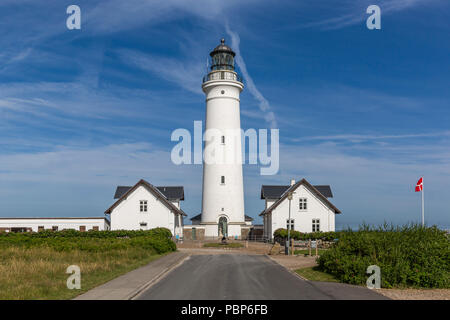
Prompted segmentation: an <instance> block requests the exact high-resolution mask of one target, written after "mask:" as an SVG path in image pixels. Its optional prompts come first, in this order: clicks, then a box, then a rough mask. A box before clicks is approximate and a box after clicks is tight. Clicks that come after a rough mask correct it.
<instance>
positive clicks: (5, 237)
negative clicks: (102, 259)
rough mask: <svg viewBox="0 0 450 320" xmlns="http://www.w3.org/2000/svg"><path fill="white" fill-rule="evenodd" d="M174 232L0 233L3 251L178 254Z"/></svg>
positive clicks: (0, 244) (71, 231) (70, 231)
mask: <svg viewBox="0 0 450 320" xmlns="http://www.w3.org/2000/svg"><path fill="white" fill-rule="evenodd" d="M171 237H172V233H171V232H170V230H168V229H166V228H155V229H151V230H146V231H128V230H118V231H88V232H80V231H75V230H64V231H56V232H54V231H42V232H30V233H0V248H1V247H7V246H21V247H26V248H31V247H36V246H46V247H50V248H52V249H54V250H57V251H71V250H82V251H90V252H100V251H108V250H120V249H127V248H130V247H141V248H144V249H148V250H151V251H153V252H155V253H158V254H162V253H165V252H170V251H175V250H176V244H175V243H174V242H173V241H172V239H171Z"/></svg>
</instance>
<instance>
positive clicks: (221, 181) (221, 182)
mask: <svg viewBox="0 0 450 320" xmlns="http://www.w3.org/2000/svg"><path fill="white" fill-rule="evenodd" d="M220 184H225V176H221V177H220Z"/></svg>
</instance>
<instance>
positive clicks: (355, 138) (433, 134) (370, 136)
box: [292, 130, 450, 142]
mask: <svg viewBox="0 0 450 320" xmlns="http://www.w3.org/2000/svg"><path fill="white" fill-rule="evenodd" d="M449 136H450V131H448V130H445V131H439V132H429V133H411V134H398V135H373V134H337V135H327V136H310V137H302V138H295V139H292V141H296V142H301V141H313V140H327V141H329V140H333V141H335V140H348V141H366V140H391V139H411V138H432V137H449Z"/></svg>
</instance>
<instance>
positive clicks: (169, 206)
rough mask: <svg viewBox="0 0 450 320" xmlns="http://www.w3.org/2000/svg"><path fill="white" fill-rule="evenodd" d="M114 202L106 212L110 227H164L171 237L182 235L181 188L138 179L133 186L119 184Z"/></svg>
mask: <svg viewBox="0 0 450 320" xmlns="http://www.w3.org/2000/svg"><path fill="white" fill-rule="evenodd" d="M114 199H116V202H114V203H113V204H112V205H111V207H109V208H108V209H107V210H106V211H105V214H106V215H109V217H110V218H109V220H110V221H111V230H149V229H153V228H158V227H163V228H167V229H169V230H170V231H171V232H172V234H173V235H174V236H177V235H178V236H179V237H182V236H183V217H184V216H186V214H185V213H184V212H183V210H181V208H180V201H182V200H184V188H183V187H180V186H175V187H171V186H162V187H156V186H153V185H152V184H151V183H149V182H147V181H145V180H143V179H142V180H140V181H138V183H136V184H135V185H134V186H118V187H117V189H116V192H115V194H114Z"/></svg>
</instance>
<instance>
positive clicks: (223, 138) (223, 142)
mask: <svg viewBox="0 0 450 320" xmlns="http://www.w3.org/2000/svg"><path fill="white" fill-rule="evenodd" d="M221 141H222V144H225V136H222V140H221Z"/></svg>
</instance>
